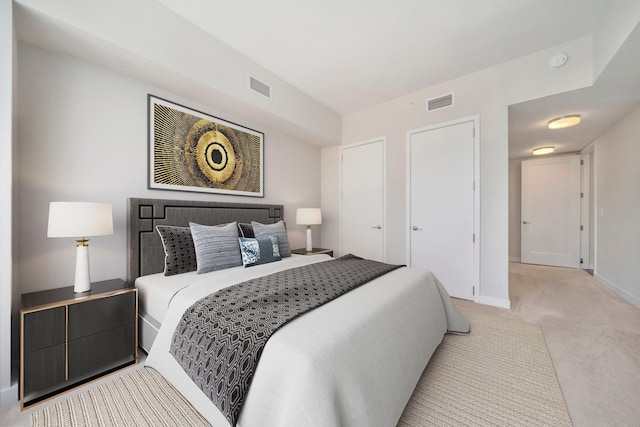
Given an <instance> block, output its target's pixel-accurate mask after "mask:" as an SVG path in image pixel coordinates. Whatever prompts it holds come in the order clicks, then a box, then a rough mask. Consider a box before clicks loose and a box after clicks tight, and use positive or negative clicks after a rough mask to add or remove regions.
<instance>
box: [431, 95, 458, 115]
mask: <svg viewBox="0 0 640 427" xmlns="http://www.w3.org/2000/svg"><path fill="white" fill-rule="evenodd" d="M452 105H453V94H452V93H450V94H447V95H444V96H440V97H438V98H431V99H427V113H428V112H430V111H433V110H438V109H440V108H445V107H451V106H452Z"/></svg>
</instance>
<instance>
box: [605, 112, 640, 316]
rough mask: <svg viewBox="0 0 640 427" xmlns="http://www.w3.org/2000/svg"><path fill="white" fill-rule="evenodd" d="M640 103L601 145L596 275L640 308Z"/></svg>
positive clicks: (613, 128) (606, 135) (610, 131)
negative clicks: (639, 138)
mask: <svg viewBox="0 0 640 427" xmlns="http://www.w3.org/2000/svg"><path fill="white" fill-rule="evenodd" d="M639 134H640V107H638V108H636V109H635V110H634V111H633V112H631V113H630V114H629V115H627V116H626V117H624V118H623V119H622V120H620V121H619V122H618V123H617V124H616V125H614V126H613V127H612V128H611V129H610V130H608V131H607V132H605V133H604V134H603V135H601V136H600V137H598V140H597V142H596V147H595V153H596V155H595V175H596V176H595V185H596V197H597V199H596V207H595V209H596V221H597V225H596V255H595V256H596V260H595V277H596V279H598V281H600V282H601V283H603V284H604V285H606V286H608V287H610V288H611V289H613V290H614V291H615V292H617V293H618V294H619V295H621V296H622V297H623V298H625V299H626V300H627V301H629V302H630V303H632V304H633V305H635V306H636V307H638V308H640V280H639V278H640V262H639V260H640V244H638V242H640V222H638V219H639V218H640V167H638V164H639V161H640V142H639V140H638V135H639Z"/></svg>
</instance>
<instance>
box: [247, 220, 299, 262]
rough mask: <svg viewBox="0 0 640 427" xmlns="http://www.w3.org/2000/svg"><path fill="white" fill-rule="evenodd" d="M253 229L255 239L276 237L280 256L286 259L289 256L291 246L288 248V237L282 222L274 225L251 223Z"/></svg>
mask: <svg viewBox="0 0 640 427" xmlns="http://www.w3.org/2000/svg"><path fill="white" fill-rule="evenodd" d="M251 226H252V227H253V233H254V234H255V236H256V239H262V238H265V237H267V236H276V238H277V239H278V248H279V249H280V256H281V257H282V258H286V257H289V256H291V246H289V237H287V230H286V229H285V228H284V222H282V221H278V222H276V223H275V224H260V223H259V222H255V221H251Z"/></svg>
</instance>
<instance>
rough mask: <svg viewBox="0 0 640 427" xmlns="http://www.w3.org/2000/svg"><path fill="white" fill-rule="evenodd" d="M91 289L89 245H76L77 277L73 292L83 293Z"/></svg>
mask: <svg viewBox="0 0 640 427" xmlns="http://www.w3.org/2000/svg"><path fill="white" fill-rule="evenodd" d="M90 290H91V278H90V277H89V245H86V244H84V245H78V246H77V247H76V279H75V283H74V285H73V292H74V293H76V294H81V293H84V292H89V291H90Z"/></svg>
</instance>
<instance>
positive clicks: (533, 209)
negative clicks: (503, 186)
mask: <svg viewBox="0 0 640 427" xmlns="http://www.w3.org/2000/svg"><path fill="white" fill-rule="evenodd" d="M521 174H522V177H521V178H522V201H521V211H522V213H521V215H522V218H521V224H520V227H521V230H522V233H521V236H522V237H521V246H522V247H521V261H522V262H523V263H526V264H544V265H554V266H559V267H572V268H580V156H559V157H547V158H542V159H532V160H525V161H523V162H522V172H521Z"/></svg>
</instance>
